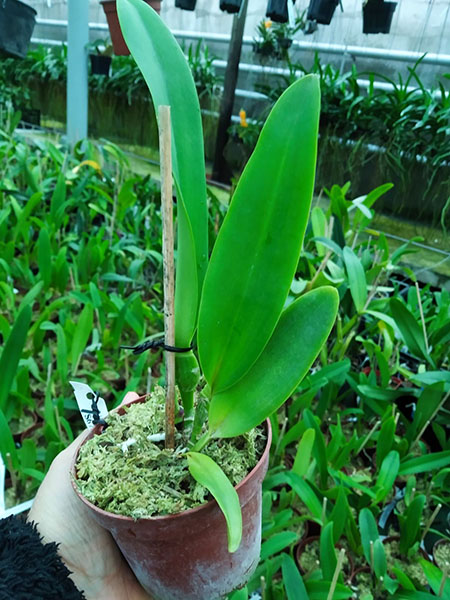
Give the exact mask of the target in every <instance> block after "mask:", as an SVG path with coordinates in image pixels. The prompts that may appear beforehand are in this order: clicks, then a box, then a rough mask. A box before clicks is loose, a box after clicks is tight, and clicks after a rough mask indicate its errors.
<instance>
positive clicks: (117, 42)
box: [100, 0, 161, 56]
mask: <svg viewBox="0 0 450 600" xmlns="http://www.w3.org/2000/svg"><path fill="white" fill-rule="evenodd" d="M144 2H146V3H147V4H148V5H149V6H151V7H152V8H153V9H154V10H156V12H157V13H158V14H159V12H160V10H161V0H144ZM100 4H101V5H102V6H103V10H104V11H105V15H106V20H107V21H108V27H109V34H110V36H111V41H112V45H113V49H114V54H116V55H117V56H128V55H129V54H130V51H129V50H128V46H127V45H126V43H125V40H124V39H123V35H122V31H121V29H120V24H119V17H118V16H117V7H116V0H101V1H100Z"/></svg>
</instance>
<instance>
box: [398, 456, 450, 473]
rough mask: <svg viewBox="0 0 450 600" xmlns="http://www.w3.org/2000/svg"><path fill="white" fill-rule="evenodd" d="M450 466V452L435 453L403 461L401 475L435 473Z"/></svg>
mask: <svg viewBox="0 0 450 600" xmlns="http://www.w3.org/2000/svg"><path fill="white" fill-rule="evenodd" d="M449 465H450V450H444V451H443V452H433V453H432V454H425V455H424V456H418V457H416V458H410V459H408V460H404V461H402V463H401V465H400V469H399V471H398V474H399V475H410V474H413V473H425V472H426V471H434V470H435V469H443V468H444V467H448V466H449Z"/></svg>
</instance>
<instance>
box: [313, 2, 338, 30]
mask: <svg viewBox="0 0 450 600" xmlns="http://www.w3.org/2000/svg"><path fill="white" fill-rule="evenodd" d="M338 4H339V0H311V2H310V3H309V6H308V14H307V16H306V18H307V19H308V20H310V21H316V23H320V24H321V25H329V24H330V23H331V19H332V18H333V15H334V11H335V10H336V7H337V5H338Z"/></svg>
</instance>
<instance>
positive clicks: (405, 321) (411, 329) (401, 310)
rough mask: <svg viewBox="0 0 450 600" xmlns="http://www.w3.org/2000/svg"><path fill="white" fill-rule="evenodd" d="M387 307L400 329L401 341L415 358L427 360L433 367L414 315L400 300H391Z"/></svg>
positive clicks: (420, 326)
mask: <svg viewBox="0 0 450 600" xmlns="http://www.w3.org/2000/svg"><path fill="white" fill-rule="evenodd" d="M389 306H390V309H391V313H392V316H393V317H394V319H395V322H396V324H397V326H398V328H399V329H400V333H401V336H402V338H403V341H404V342H405V344H406V345H407V347H408V349H409V350H410V351H411V352H412V353H413V354H414V355H415V356H418V357H419V358H423V359H425V360H427V361H428V362H429V363H430V364H431V365H432V366H434V365H433V361H432V360H431V358H430V356H429V354H428V353H427V349H426V346H425V339H424V337H423V329H422V325H421V324H420V323H419V322H418V321H416V319H415V317H414V315H413V314H412V313H411V312H410V311H409V310H408V308H407V307H406V306H405V305H404V304H403V303H402V302H400V300H397V298H391V300H390V302H389Z"/></svg>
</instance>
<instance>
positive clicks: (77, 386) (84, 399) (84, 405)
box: [69, 381, 108, 429]
mask: <svg viewBox="0 0 450 600" xmlns="http://www.w3.org/2000/svg"><path fill="white" fill-rule="evenodd" d="M69 383H70V385H71V386H72V387H73V391H74V393H75V398H76V400H77V404H78V408H79V410H80V413H81V416H82V417H83V421H84V422H85V425H86V427H87V428H88V429H92V428H93V427H94V425H95V423H94V415H93V413H92V400H93V399H94V398H95V392H93V391H92V389H91V388H90V387H89V386H88V385H87V383H81V382H79V381H69ZM97 408H98V411H99V416H100V419H104V418H105V417H106V416H107V414H108V409H107V408H106V403H105V401H104V400H103V398H99V399H98V401H97Z"/></svg>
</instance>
